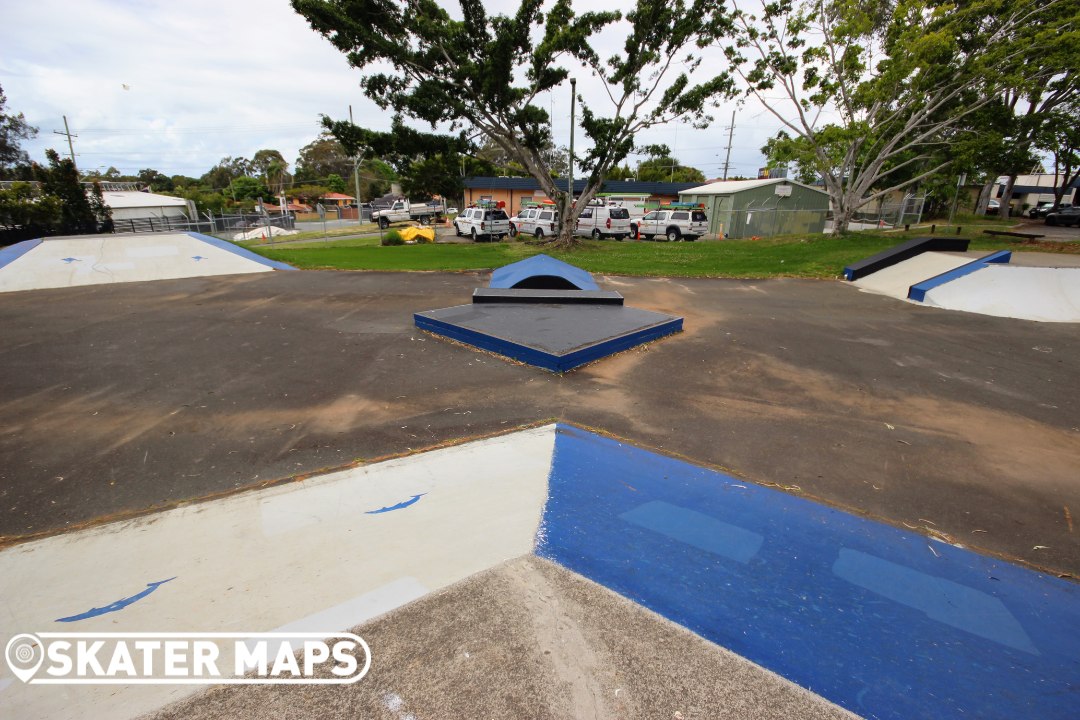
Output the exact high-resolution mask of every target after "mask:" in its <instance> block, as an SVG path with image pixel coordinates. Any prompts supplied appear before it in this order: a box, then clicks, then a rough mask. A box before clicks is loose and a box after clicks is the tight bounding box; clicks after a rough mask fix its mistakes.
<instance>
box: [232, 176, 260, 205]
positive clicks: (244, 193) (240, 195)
mask: <svg viewBox="0 0 1080 720" xmlns="http://www.w3.org/2000/svg"><path fill="white" fill-rule="evenodd" d="M229 194H230V195H231V196H232V197H234V198H236V199H237V200H256V199H258V198H263V199H267V198H269V197H270V190H269V189H268V188H267V187H266V186H265V185H263V184H262V183H261V182H259V181H258V180H256V179H255V178H253V177H248V176H247V175H244V176H243V177H238V178H236V179H235V180H233V181H232V186H231V187H230V188H229Z"/></svg>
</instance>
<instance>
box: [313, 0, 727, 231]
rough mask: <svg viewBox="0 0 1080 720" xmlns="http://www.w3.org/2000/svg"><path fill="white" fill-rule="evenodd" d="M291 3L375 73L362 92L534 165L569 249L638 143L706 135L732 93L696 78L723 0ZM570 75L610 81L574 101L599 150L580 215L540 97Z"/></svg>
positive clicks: (706, 77) (584, 158)
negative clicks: (602, 39) (603, 49)
mask: <svg viewBox="0 0 1080 720" xmlns="http://www.w3.org/2000/svg"><path fill="white" fill-rule="evenodd" d="M292 4H293V7H294V8H295V9H296V10H297V12H299V13H300V14H301V15H303V16H304V17H305V18H306V19H307V20H308V22H309V23H310V24H311V26H312V28H314V29H315V30H316V31H317V32H319V33H321V34H322V35H324V36H325V37H327V38H328V39H329V40H330V41H331V42H332V43H333V44H334V45H335V46H336V47H337V48H338V49H339V50H341V51H342V52H343V53H345V55H346V57H347V58H348V60H349V62H350V63H351V64H352V65H353V66H354V67H356V68H359V69H363V70H365V71H366V72H365V74H364V76H363V77H362V79H361V87H362V88H363V90H364V92H365V94H367V96H368V97H369V98H371V99H372V100H374V101H375V102H376V103H377V104H379V105H380V107H383V108H387V109H393V110H394V111H395V112H397V113H400V114H402V115H403V116H405V117H408V118H412V119H414V120H419V121H424V122H427V123H429V124H430V125H431V126H432V127H433V128H437V127H438V126H440V125H441V126H444V127H445V126H449V128H450V129H451V132H458V133H459V134H458V136H457V139H459V140H461V141H472V140H474V139H477V138H480V137H483V138H487V139H489V140H490V141H492V142H494V143H495V144H497V145H498V146H499V147H500V148H502V149H503V150H504V151H505V153H506V155H507V156H508V157H509V158H510V159H512V160H514V161H515V162H517V163H519V164H520V165H521V166H522V167H523V168H525V170H526V171H528V173H529V174H530V175H531V176H533V177H534V178H536V180H537V181H538V182H539V184H540V187H541V188H542V189H543V190H544V191H545V192H547V194H548V195H549V196H551V197H556V198H558V201H559V203H560V205H561V210H562V212H561V219H562V223H563V227H562V230H561V232H560V234H559V236H558V241H559V242H562V243H569V242H572V236H571V229H572V228H573V226H574V222H575V220H576V217H577V215H578V214H579V213H580V211H581V209H582V208H583V207H584V206H585V205H586V204H587V202H588V201H589V200H590V199H591V198H592V197H593V196H594V195H595V193H596V192H597V191H598V190H599V189H600V187H601V184H602V182H603V180H604V178H605V177H606V175H607V173H608V172H609V171H610V170H611V169H613V168H614V167H616V166H617V165H618V164H619V163H621V162H622V161H623V160H624V159H625V158H626V157H627V155H629V154H630V153H631V152H633V151H634V150H635V149H636V148H637V145H636V138H637V136H638V135H639V134H641V133H642V132H643V131H645V130H648V129H649V128H651V127H653V126H656V125H659V124H662V123H666V122H670V121H673V120H676V119H681V120H684V121H687V122H690V123H693V124H694V125H696V126H704V125H706V124H708V123H709V122H710V121H711V117H709V114H708V112H709V110H710V109H711V108H712V107H714V106H715V104H716V103H717V102H718V100H719V99H720V98H722V97H724V96H726V95H727V94H728V93H730V92H731V91H732V88H733V85H732V81H731V78H730V77H729V76H728V75H727V74H726V73H724V72H720V73H716V72H709V73H705V72H698V69H699V66H700V63H701V57H700V54H699V53H698V52H697V51H698V49H699V48H700V47H702V46H704V45H707V44H709V43H711V42H714V41H715V40H716V39H717V38H718V37H719V36H721V35H722V34H724V33H725V32H726V31H727V30H728V27H729V25H728V23H727V15H726V11H725V10H724V6H723V4H722V3H721V2H717V1H716V0H637V2H634V3H633V4H631V5H630V6H629V8H628V10H627V11H626V12H625V14H624V13H622V12H620V11H602V12H585V13H580V14H579V13H576V12H575V11H574V9H573V7H572V4H571V2H570V0H554V2H551V3H545V2H544V1H543V0H525V1H524V2H522V3H521V4H520V5H519V7H518V10H517V12H516V13H515V14H513V15H489V14H488V13H487V12H486V10H485V9H484V7H483V5H482V4H481V3H480V2H478V0H460V4H459V9H460V12H461V19H457V18H454V17H451V15H450V13H449V12H447V10H445V9H444V8H443V7H442V6H440V5H439V4H438V3H437V2H435V0H410V1H409V2H404V3H398V2H391V1H390V0H293V3H292ZM609 28H617V29H618V30H619V31H620V33H621V34H622V36H623V41H622V47H621V48H620V51H618V52H616V53H615V54H613V55H612V56H611V57H607V58H603V57H601V56H600V55H599V54H598V53H597V52H596V50H594V44H596V43H594V40H596V39H597V38H598V37H599V35H600V33H601V32H603V31H605V30H607V29H609ZM623 31H624V32H623ZM710 70H712V69H710ZM574 73H581V74H582V75H583V76H585V75H588V76H591V78H593V79H595V82H598V83H599V84H600V85H601V86H602V90H601V93H600V101H599V102H594V98H592V97H590V98H588V99H586V98H585V97H583V96H581V95H580V94H579V95H578V97H577V101H578V102H579V103H580V107H581V116H580V126H581V129H582V131H583V134H584V136H585V138H586V139H587V141H588V143H590V144H589V147H588V148H587V149H586V150H585V151H584V152H583V153H581V156H580V163H581V165H580V166H581V168H582V170H583V172H584V173H586V174H587V184H586V188H585V191H584V192H583V193H582V195H581V198H580V200H579V202H578V205H577V206H576V207H574V206H573V204H572V203H573V198H572V197H570V196H569V195H568V194H567V192H566V191H565V188H563V187H559V186H558V185H556V183H555V181H554V180H553V178H552V175H551V170H552V168H551V163H550V161H549V158H546V157H545V156H544V150H545V149H546V148H550V147H551V146H553V145H554V142H553V138H552V135H551V125H550V121H551V118H550V117H549V114H548V112H547V110H546V109H545V108H544V107H543V103H541V102H539V101H538V96H539V95H540V94H541V93H546V92H548V91H553V90H556V89H557V88H560V87H561V88H564V89H565V88H566V86H567V84H569V83H568V82H567V81H569V80H570V79H571V76H572V75H573V74H574ZM334 134H335V136H336V137H338V139H339V140H342V142H343V144H344V145H345V146H346V147H347V148H348V147H349V143H348V142H346V141H345V139H344V138H343V137H342V136H341V135H340V134H339V133H338V132H336V131H335V133H334ZM447 137H448V138H450V137H452V136H447ZM447 142H450V140H449V139H448V140H447ZM431 154H433V153H422V154H421V155H420V156H421V157H428V156H430V155H431ZM417 159H420V158H419V157H417V155H416V154H415V153H413V158H412V160H414V161H415V160H417Z"/></svg>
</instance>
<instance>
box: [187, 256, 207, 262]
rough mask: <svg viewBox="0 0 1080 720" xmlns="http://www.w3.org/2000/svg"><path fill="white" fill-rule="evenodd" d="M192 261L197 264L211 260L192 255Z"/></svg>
mask: <svg viewBox="0 0 1080 720" xmlns="http://www.w3.org/2000/svg"><path fill="white" fill-rule="evenodd" d="M191 259H192V260H194V261H195V262H199V261H200V260H208V259H209V258H204V257H203V256H202V255H192V256H191Z"/></svg>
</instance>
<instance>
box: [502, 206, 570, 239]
mask: <svg viewBox="0 0 1080 720" xmlns="http://www.w3.org/2000/svg"><path fill="white" fill-rule="evenodd" d="M558 231H559V211H558V210H556V209H555V208H554V207H545V206H541V207H530V208H522V209H521V212H519V213H518V214H517V215H515V216H514V217H513V219H511V220H510V237H515V236H517V235H518V234H519V233H526V234H528V235H535V236H536V237H538V238H542V237H544V236H545V235H555V234H556V233H557V232H558Z"/></svg>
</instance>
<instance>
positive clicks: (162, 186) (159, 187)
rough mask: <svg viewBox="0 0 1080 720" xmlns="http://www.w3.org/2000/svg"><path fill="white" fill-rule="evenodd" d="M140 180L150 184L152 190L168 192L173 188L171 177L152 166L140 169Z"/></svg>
mask: <svg viewBox="0 0 1080 720" xmlns="http://www.w3.org/2000/svg"><path fill="white" fill-rule="evenodd" d="M138 180H139V182H141V183H144V184H145V185H148V186H149V187H150V190H151V192H168V191H169V190H172V189H173V181H172V178H171V177H169V176H168V175H164V174H162V173H160V172H158V171H157V170H153V169H151V168H146V169H144V170H140V171H139V174H138Z"/></svg>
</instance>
